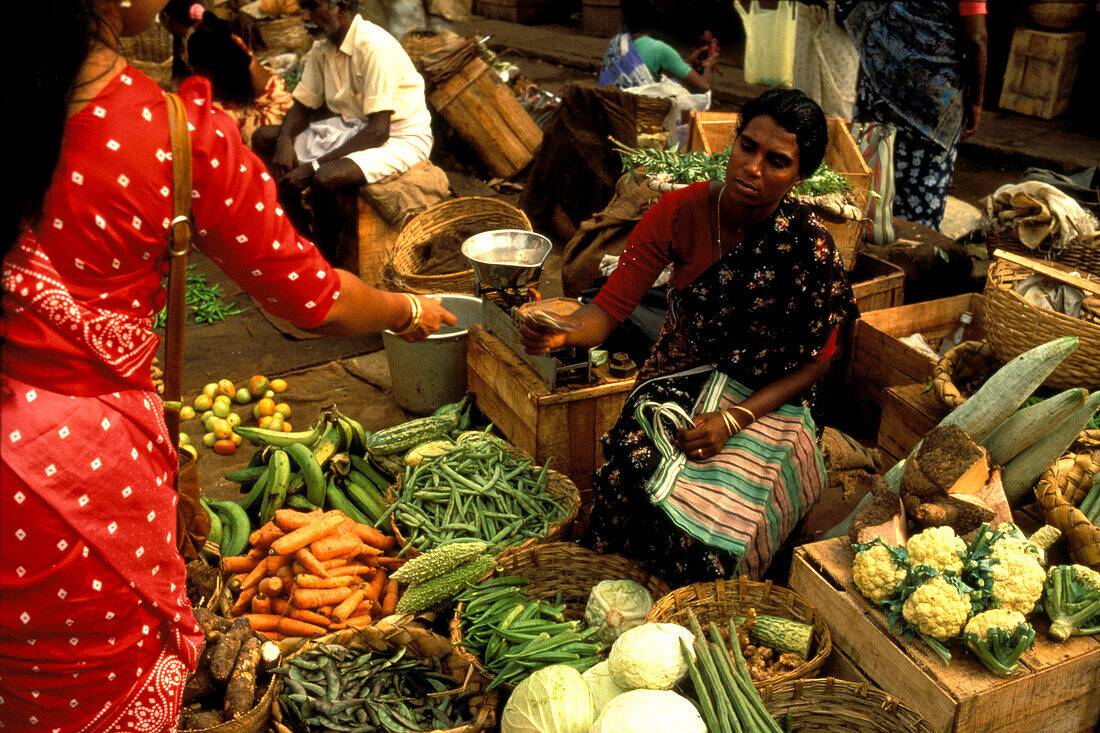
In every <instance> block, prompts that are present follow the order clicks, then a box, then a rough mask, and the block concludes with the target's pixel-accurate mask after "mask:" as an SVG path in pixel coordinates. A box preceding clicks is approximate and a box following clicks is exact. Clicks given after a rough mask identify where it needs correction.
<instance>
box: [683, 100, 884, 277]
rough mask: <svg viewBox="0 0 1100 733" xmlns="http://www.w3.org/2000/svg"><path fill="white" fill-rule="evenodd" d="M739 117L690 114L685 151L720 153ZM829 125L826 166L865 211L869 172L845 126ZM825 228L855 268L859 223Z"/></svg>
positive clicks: (831, 120)
mask: <svg viewBox="0 0 1100 733" xmlns="http://www.w3.org/2000/svg"><path fill="white" fill-rule="evenodd" d="M739 117H740V115H739V114H737V113H736V112H692V113H691V117H690V120H689V122H688V150H693V151H701V152H704V153H707V154H708V155H713V154H714V153H720V152H722V151H723V150H725V149H726V147H727V146H728V145H729V144H730V142H731V141H732V140H733V133H734V130H735V129H736V128H737V120H738V119H739ZM826 122H827V124H828V126H829V143H828V145H827V147H826V148H825V163H826V164H827V165H828V166H829V167H830V168H831V169H833V170H834V171H836V172H837V173H840V174H842V175H843V176H844V177H845V178H847V179H848V182H849V183H850V184H851V185H852V191H853V192H854V197H855V199H856V206H858V207H859V208H860V209H864V210H865V209H866V208H867V200H868V196H869V193H868V192H869V191H870V190H871V169H870V168H868V167H867V163H866V161H864V160H863V155H862V154H861V153H860V152H859V148H858V147H857V146H856V141H855V140H853V139H852V135H851V133H850V132H848V123H847V122H845V121H844V120H842V119H840V118H839V117H830V118H828V119H827V120H826ZM824 223H825V228H826V229H828V230H829V233H830V234H832V235H833V242H834V243H835V244H836V248H837V249H838V250H840V256H841V258H843V260H844V264H845V266H846V267H847V268H848V270H849V271H851V270H852V268H854V267H855V266H856V253H857V252H858V251H859V244H860V242H861V241H862V239H863V228H864V227H863V223H862V222H858V221H844V222H832V221H825V222H824Z"/></svg>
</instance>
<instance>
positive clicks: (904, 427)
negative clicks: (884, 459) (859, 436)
mask: <svg viewBox="0 0 1100 733" xmlns="http://www.w3.org/2000/svg"><path fill="white" fill-rule="evenodd" d="M946 415H947V407H946V406H945V405H944V404H943V403H942V402H941V401H940V400H939V398H937V397H936V396H935V395H934V394H932V392H931V391H926V390H925V387H924V385H923V384H904V385H899V386H897V387H888V388H887V389H886V392H885V400H884V402H883V405H882V418H881V421H880V422H879V429H878V446H879V448H881V449H883V450H885V451H886V452H887V453H889V454H890V455H891V456H893V457H894V458H895V459H896V460H899V461H900V460H901V459H902V458H905V457H906V456H908V455H909V452H910V451H911V450H913V448H915V447H916V445H917V443H919V442H920V441H921V440H923V439H924V436H925V435H926V434H927V433H928V431H929V430H931V429H932V428H934V427H935V426H936V425H938V424H939V422H940V420H942V419H943V418H944V417H945V416H946Z"/></svg>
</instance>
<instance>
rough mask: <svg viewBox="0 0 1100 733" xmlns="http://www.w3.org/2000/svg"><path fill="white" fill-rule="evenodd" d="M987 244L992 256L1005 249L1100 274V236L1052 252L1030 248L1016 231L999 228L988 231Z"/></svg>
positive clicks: (1075, 242) (1078, 241) (1046, 249)
mask: <svg viewBox="0 0 1100 733" xmlns="http://www.w3.org/2000/svg"><path fill="white" fill-rule="evenodd" d="M985 245H986V249H987V250H988V252H989V256H990V257H991V258H992V257H993V253H994V252H996V251H997V250H998V249H1003V250H1005V251H1006V252H1011V253H1012V254H1017V255H1023V256H1024V257H1033V258H1035V259H1046V260H1050V261H1051V262H1057V263H1058V264H1060V265H1065V266H1066V267H1069V268H1071V269H1074V270H1080V271H1082V272H1087V273H1091V274H1093V275H1100V238H1097V239H1092V240H1088V241H1081V240H1077V241H1074V242H1072V243H1071V244H1068V245H1066V247H1064V248H1063V249H1061V250H1059V251H1057V252H1052V251H1051V250H1050V249H1049V248H1040V249H1037V250H1033V249H1029V248H1028V247H1027V246H1025V245H1024V243H1023V242H1021V241H1020V238H1019V237H1017V236H1016V233H1015V231H1013V230H1012V229H999V230H996V231H991V232H987V233H986V235H985Z"/></svg>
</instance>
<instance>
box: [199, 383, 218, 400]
mask: <svg viewBox="0 0 1100 733" xmlns="http://www.w3.org/2000/svg"><path fill="white" fill-rule="evenodd" d="M202 393H203V394H204V395H206V396H207V397H209V398H210V399H211V401H213V399H214V398H215V397H217V396H218V383H217V382H210V383H209V384H207V385H206V386H205V387H203V388H202Z"/></svg>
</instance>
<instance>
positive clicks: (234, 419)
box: [225, 412, 241, 428]
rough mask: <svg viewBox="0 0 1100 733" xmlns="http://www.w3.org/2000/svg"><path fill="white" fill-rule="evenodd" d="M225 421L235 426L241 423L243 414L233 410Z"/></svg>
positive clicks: (230, 425) (232, 426)
mask: <svg viewBox="0 0 1100 733" xmlns="http://www.w3.org/2000/svg"><path fill="white" fill-rule="evenodd" d="M225 421H226V422H227V423H229V427H231V428H235V427H237V426H238V425H240V424H241V416H240V415H238V414H237V413H235V412H231V413H229V416H228V417H227V418H225Z"/></svg>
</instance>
